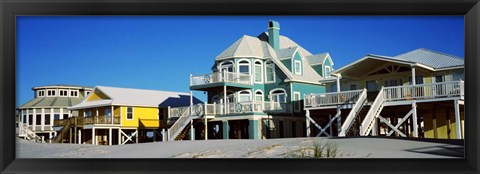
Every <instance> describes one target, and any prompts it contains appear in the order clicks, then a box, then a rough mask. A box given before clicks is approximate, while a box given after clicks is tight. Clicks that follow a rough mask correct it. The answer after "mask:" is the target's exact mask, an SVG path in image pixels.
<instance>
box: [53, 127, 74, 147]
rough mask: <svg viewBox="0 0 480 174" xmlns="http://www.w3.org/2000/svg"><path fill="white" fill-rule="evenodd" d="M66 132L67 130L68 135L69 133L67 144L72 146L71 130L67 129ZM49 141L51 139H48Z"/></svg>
mask: <svg viewBox="0 0 480 174" xmlns="http://www.w3.org/2000/svg"><path fill="white" fill-rule="evenodd" d="M68 130H69V132H68V133H69V134H68V144H72V141H73V140H72V138H73V136H72V135H73V133H72V131H73V130H72V128H68ZM50 137H51V136H50ZM50 139H51V138H50Z"/></svg>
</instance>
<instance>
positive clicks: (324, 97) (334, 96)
mask: <svg viewBox="0 0 480 174" xmlns="http://www.w3.org/2000/svg"><path fill="white" fill-rule="evenodd" d="M362 92H363V89H362V90H353V91H341V92H330V93H321V94H308V95H305V99H304V106H305V108H309V107H317V106H328V105H338V104H349V103H355V101H356V100H358V97H359V96H360V94H361V93H362Z"/></svg>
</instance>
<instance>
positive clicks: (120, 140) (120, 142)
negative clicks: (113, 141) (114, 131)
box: [118, 128, 122, 145]
mask: <svg viewBox="0 0 480 174" xmlns="http://www.w3.org/2000/svg"><path fill="white" fill-rule="evenodd" d="M120 144H122V132H121V130H120V128H118V145H120Z"/></svg>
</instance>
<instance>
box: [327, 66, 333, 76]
mask: <svg viewBox="0 0 480 174" xmlns="http://www.w3.org/2000/svg"><path fill="white" fill-rule="evenodd" d="M331 71H332V70H331V69H330V67H329V66H325V77H326V78H328V77H330V72H331Z"/></svg>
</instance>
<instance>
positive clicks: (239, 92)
mask: <svg viewBox="0 0 480 174" xmlns="http://www.w3.org/2000/svg"><path fill="white" fill-rule="evenodd" d="M241 92H248V94H241ZM237 96H238V97H237V102H241V101H240V98H242V96H249V97H250V101H242V102H251V101H253V99H252V92H251V91H250V90H242V91H238V92H237Z"/></svg>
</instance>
